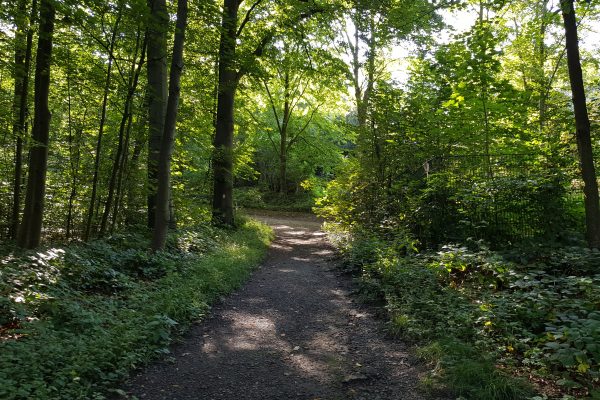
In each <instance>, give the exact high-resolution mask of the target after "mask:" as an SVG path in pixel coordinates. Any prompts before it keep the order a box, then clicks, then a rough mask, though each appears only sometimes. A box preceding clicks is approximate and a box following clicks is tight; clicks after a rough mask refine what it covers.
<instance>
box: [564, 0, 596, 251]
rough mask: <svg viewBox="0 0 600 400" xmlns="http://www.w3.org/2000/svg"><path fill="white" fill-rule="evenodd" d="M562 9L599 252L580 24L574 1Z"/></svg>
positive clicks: (589, 219) (591, 231) (587, 199)
mask: <svg viewBox="0 0 600 400" xmlns="http://www.w3.org/2000/svg"><path fill="white" fill-rule="evenodd" d="M560 5H561V9H562V16H563V22H564V26H565V39H566V48H567V65H568V67H569V80H570V82H571V93H572V95H573V109H574V111H575V130H576V137H577V150H578V152H579V162H580V169H581V176H582V178H583V183H584V186H583V194H584V204H585V225H586V238H587V242H588V246H589V247H591V248H599V247H600V202H599V198H598V182H597V181H596V170H595V167H594V156H593V151H592V140H591V135H590V119H589V116H588V111H587V105H586V99H585V89H584V85H583V73H582V71H581V61H580V55H579V39H578V37H577V20H576V17H575V8H574V6H573V0H561V2H560Z"/></svg>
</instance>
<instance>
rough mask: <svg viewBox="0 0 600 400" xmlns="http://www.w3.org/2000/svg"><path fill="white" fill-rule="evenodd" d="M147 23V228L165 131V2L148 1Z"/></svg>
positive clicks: (152, 212)
mask: <svg viewBox="0 0 600 400" xmlns="http://www.w3.org/2000/svg"><path fill="white" fill-rule="evenodd" d="M148 7H149V8H150V21H149V25H148V31H147V43H148V50H147V52H148V65H147V71H148V96H149V103H148V128H149V135H148V193H147V204H148V228H150V229H152V228H154V222H155V220H156V214H155V213H156V195H157V189H158V164H159V159H160V142H161V138H162V135H163V131H164V124H165V113H166V107H167V95H168V94H167V30H168V26H169V14H168V11H167V3H166V1H165V0H148Z"/></svg>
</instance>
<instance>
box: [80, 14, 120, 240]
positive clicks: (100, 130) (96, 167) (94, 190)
mask: <svg viewBox="0 0 600 400" xmlns="http://www.w3.org/2000/svg"><path fill="white" fill-rule="evenodd" d="M121 7H122V6H119V11H118V14H117V19H116V20H115V26H114V27H113V31H112V35H111V38H110V44H109V50H108V67H107V69H106V81H105V83H104V96H103V98H102V113H101V116H100V127H99V128H98V140H97V142H96V157H95V160H94V177H93V179H92V195H91V197H90V206H89V208H88V215H87V222H86V224H85V232H84V235H83V240H86V241H87V240H89V238H90V235H91V232H92V222H93V220H94V215H97V211H96V210H98V208H97V207H98V206H97V205H96V197H97V192H98V179H99V176H100V158H101V156H102V138H103V136H104V125H105V123H106V108H107V107H108V93H109V92H110V83H111V80H112V66H113V61H114V49H115V41H116V39H117V29H118V28H119V22H120V21H121V15H122V8H121Z"/></svg>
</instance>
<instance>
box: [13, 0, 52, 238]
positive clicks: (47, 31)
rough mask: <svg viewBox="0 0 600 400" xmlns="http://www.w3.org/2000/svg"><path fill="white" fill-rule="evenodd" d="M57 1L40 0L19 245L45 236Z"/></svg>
mask: <svg viewBox="0 0 600 400" xmlns="http://www.w3.org/2000/svg"><path fill="white" fill-rule="evenodd" d="M54 18H55V10H54V2H53V0H41V1H40V18H39V21H40V22H39V39H38V47H37V55H36V66H35V97H34V103H35V106H34V119H33V129H32V131H31V136H32V140H33V143H32V146H31V152H30V158H29V177H28V179H27V192H26V195H25V208H24V210H23V221H22V223H21V225H20V227H19V233H18V238H17V239H18V245H19V246H21V247H24V248H28V249H32V248H35V247H37V246H38V245H39V243H40V240H41V236H42V220H43V216H44V196H45V194H46V170H47V164H48V137H49V132H50V110H49V109H48V95H49V92H50V64H51V61H52V36H53V34H54Z"/></svg>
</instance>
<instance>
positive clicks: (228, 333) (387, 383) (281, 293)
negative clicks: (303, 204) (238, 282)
mask: <svg viewBox="0 0 600 400" xmlns="http://www.w3.org/2000/svg"><path fill="white" fill-rule="evenodd" d="M255 217H256V218H258V219H260V220H262V221H264V222H265V223H268V224H269V225H271V226H272V227H273V228H274V229H275V232H276V235H277V236H276V239H275V240H274V241H273V243H272V245H271V248H270V249H269V253H268V256H267V259H266V260H265V261H264V263H263V265H262V266H261V267H260V268H259V269H258V270H257V271H256V272H255V273H254V274H253V275H252V277H251V278H250V280H249V281H248V282H247V283H246V284H245V285H244V287H243V288H241V289H240V290H239V291H238V292H237V293H235V294H233V295H231V296H230V297H228V298H227V299H225V300H224V301H223V302H222V303H221V304H219V305H217V306H215V308H214V309H213V310H212V313H211V317H210V318H208V319H207V320H206V321H203V322H202V323H200V324H198V325H196V326H194V327H193V328H192V329H191V331H190V333H189V334H188V335H186V337H185V338H184V340H183V342H182V343H180V344H177V345H175V346H173V348H172V356H173V357H172V358H171V361H161V362H158V363H156V364H154V365H151V366H149V367H148V368H146V369H145V370H143V371H142V372H141V373H140V374H138V375H137V376H135V377H133V378H132V380H131V381H130V382H129V383H128V384H127V385H126V387H125V389H126V391H127V392H128V393H130V394H132V395H135V396H137V397H138V398H139V399H144V400H145V399H172V400H183V399H207V400H208V399H210V400H217V399H227V400H242V399H252V400H265V399H268V400H271V399H273V400H275V399H277V400H285V399H311V400H317V399H320V400H334V399H365V400H366V399H368V400H383V399H386V400H387V399H390V400H391V399H394V400H395V399H406V400H411V399H424V398H426V397H425V396H424V395H423V394H422V393H419V392H418V391H417V389H416V387H417V385H418V376H419V374H420V373H422V372H423V369H422V366H421V367H420V366H419V365H418V364H417V363H416V362H415V361H414V359H412V358H411V356H410V355H409V354H408V352H407V349H406V347H405V346H404V345H403V344H401V343H399V342H396V341H392V340H389V339H387V338H386V337H385V335H384V334H383V333H382V331H381V323H380V322H378V321H376V320H375V319H373V317H372V315H371V314H370V313H369V310H368V309H367V308H365V307H364V306H362V305H360V304H359V303H356V302H355V301H354V300H353V299H352V298H351V297H350V291H351V282H350V281H349V279H348V278H347V277H345V276H343V275H341V274H340V273H339V272H337V271H336V265H335V261H334V260H333V255H334V250H333V248H332V247H331V245H330V244H329V243H328V242H327V240H326V236H325V234H324V233H323V232H321V231H320V223H319V222H318V221H317V220H316V218H314V217H312V216H309V215H304V214H298V215H294V214H290V213H287V214H273V213H261V215H255Z"/></svg>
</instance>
